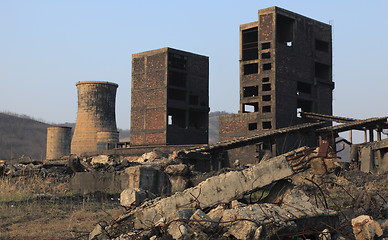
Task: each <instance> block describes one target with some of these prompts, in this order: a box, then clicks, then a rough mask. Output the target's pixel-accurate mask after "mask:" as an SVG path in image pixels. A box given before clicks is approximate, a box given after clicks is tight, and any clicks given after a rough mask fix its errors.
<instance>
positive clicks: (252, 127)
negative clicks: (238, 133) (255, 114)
mask: <svg viewBox="0 0 388 240" xmlns="http://www.w3.org/2000/svg"><path fill="white" fill-rule="evenodd" d="M256 129H257V123H249V124H248V130H249V131H253V130H256Z"/></svg>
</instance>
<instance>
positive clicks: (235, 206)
mask: <svg viewBox="0 0 388 240" xmlns="http://www.w3.org/2000/svg"><path fill="white" fill-rule="evenodd" d="M230 205H231V207H232V208H241V207H245V206H247V205H246V204H244V203H241V202H239V201H237V200H233V201H232V202H231V203H230Z"/></svg>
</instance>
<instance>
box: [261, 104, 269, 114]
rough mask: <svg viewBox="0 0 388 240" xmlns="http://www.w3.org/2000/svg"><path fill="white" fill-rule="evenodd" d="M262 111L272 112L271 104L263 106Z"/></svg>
mask: <svg viewBox="0 0 388 240" xmlns="http://www.w3.org/2000/svg"><path fill="white" fill-rule="evenodd" d="M261 112H262V113H270V112H271V106H263V108H262V111H261Z"/></svg>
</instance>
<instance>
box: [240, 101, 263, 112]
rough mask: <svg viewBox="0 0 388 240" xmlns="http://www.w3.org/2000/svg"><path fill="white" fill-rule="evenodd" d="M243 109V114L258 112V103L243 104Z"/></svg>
mask: <svg viewBox="0 0 388 240" xmlns="http://www.w3.org/2000/svg"><path fill="white" fill-rule="evenodd" d="M243 108H244V109H243V112H244V113H250V112H258V111H259V103H244V104H243Z"/></svg>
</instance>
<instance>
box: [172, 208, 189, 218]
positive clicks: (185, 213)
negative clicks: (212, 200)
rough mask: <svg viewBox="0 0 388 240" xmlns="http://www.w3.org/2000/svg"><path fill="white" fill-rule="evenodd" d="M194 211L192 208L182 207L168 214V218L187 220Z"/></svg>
mask: <svg viewBox="0 0 388 240" xmlns="http://www.w3.org/2000/svg"><path fill="white" fill-rule="evenodd" d="M194 213H195V209H193V208H183V209H179V210H176V211H175V212H174V213H173V214H171V215H169V216H168V218H169V219H171V220H176V219H185V220H189V219H190V218H191V216H193V214H194Z"/></svg>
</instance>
